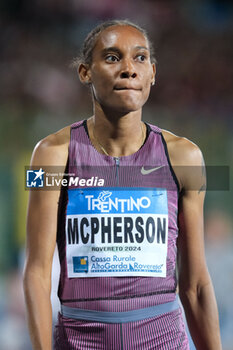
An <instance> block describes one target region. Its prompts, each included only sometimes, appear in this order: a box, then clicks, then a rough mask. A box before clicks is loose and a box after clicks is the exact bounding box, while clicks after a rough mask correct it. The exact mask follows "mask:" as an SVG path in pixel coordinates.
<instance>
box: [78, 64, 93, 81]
mask: <svg viewBox="0 0 233 350" xmlns="http://www.w3.org/2000/svg"><path fill="white" fill-rule="evenodd" d="M78 75H79V79H80V81H81V83H83V84H85V85H88V84H91V73H90V69H89V65H87V64H84V63H80V65H79V66H78Z"/></svg>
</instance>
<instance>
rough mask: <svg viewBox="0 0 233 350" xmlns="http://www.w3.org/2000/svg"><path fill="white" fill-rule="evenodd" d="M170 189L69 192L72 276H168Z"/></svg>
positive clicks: (68, 248) (68, 243)
mask: <svg viewBox="0 0 233 350" xmlns="http://www.w3.org/2000/svg"><path fill="white" fill-rule="evenodd" d="M167 241H168V205H167V191H166V190H165V189H158V188H154V189H153V188H125V187H124V188H119V187H118V188H112V187H109V188H103V187H101V188H86V189H69V190H68V206H67V215H66V259H67V271H68V277H69V278H74V277H110V276H112V277H114V276H115V277H117V276H150V277H166V259H167Z"/></svg>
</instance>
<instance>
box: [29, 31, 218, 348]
mask: <svg viewBox="0 0 233 350" xmlns="http://www.w3.org/2000/svg"><path fill="white" fill-rule="evenodd" d="M79 77H80V80H81V82H83V83H88V84H90V86H91V89H92V94H93V108H94V115H93V116H92V117H91V118H89V119H88V122H87V125H88V130H89V135H90V139H91V142H92V144H93V146H94V147H95V148H96V150H97V151H98V152H100V153H103V151H102V149H101V148H100V146H99V144H98V142H97V141H96V139H97V140H98V141H101V144H102V146H103V147H104V149H105V150H106V151H107V153H108V154H109V155H110V156H114V157H120V156H127V155H130V154H133V153H134V152H136V151H137V150H138V149H139V148H140V147H141V145H142V143H143V142H144V139H145V135H146V130H145V125H144V124H143V123H142V122H141V116H142V107H143V105H144V104H145V102H146V101H147V99H148V96H149V93H150V88H151V83H152V82H153V81H154V79H155V65H154V64H152V63H151V61H150V52H149V45H148V42H147V40H146V39H145V37H144V36H143V34H142V33H141V32H139V31H138V30H137V29H135V28H133V27H129V26H112V27H110V28H107V29H105V30H104V31H103V32H102V33H101V34H100V35H99V37H98V39H97V43H96V46H95V48H94V50H93V55H92V63H91V65H90V66H88V65H85V64H81V65H80V66H79ZM102 130H104V133H101V131H102ZM162 133H163V136H164V138H165V140H166V142H167V147H168V152H169V156H170V160H171V163H172V165H173V166H174V169H175V172H176V175H177V178H178V181H179V183H180V188H181V196H180V200H179V211H178V220H179V236H178V240H177V247H178V270H179V293H180V298H181V301H182V303H183V306H184V309H185V312H186V317H187V321H188V325H189V329H190V332H191V335H192V338H193V340H194V343H195V345H196V348H197V350H221V349H222V347H221V341H220V332H219V322H218V312H217V306H216V301H215V296H214V292H213V287H212V283H211V280H210V277H209V273H208V270H207V267H206V262H205V255H204V239H203V202H204V197H205V191H204V187H205V174H203V172H202V169H203V167H204V165H203V157H202V154H201V151H200V150H199V148H198V147H197V146H196V145H195V144H193V143H192V142H190V141H189V140H187V139H185V138H181V137H178V136H175V135H174V134H172V133H170V132H168V131H165V130H163V131H162ZM69 139H70V126H68V127H66V128H64V129H62V130H60V131H59V132H57V133H56V134H52V135H49V136H48V137H46V138H45V139H43V140H42V141H41V142H39V144H38V145H37V146H36V148H35V150H34V152H33V155H32V162H31V164H32V166H37V165H39V166H41V167H43V168H46V166H48V165H54V166H56V165H59V166H61V165H62V164H63V166H64V169H65V164H66V162H67V157H68V146H69ZM178 165H179V166H199V168H197V169H200V171H198V170H197V172H196V173H195V174H193V175H192V174H190V172H187V171H184V169H185V168H182V167H177V168H176V166H178ZM182 169H183V170H182ZM194 184H195V189H196V190H190V188H192V189H193V188H194V187H193V186H194ZM59 193H60V191H59V189H58V190H57V191H32V192H31V193H30V199H29V207H28V221H27V259H26V265H25V272H24V291H25V298H26V305H27V312H28V321H29V322H28V323H29V329H30V335H31V339H32V343H33V348H34V349H37V350H39V349H43V350H51V349H52V345H51V343H52V340H51V339H52V312H51V302H50V291H51V269H52V260H53V253H54V249H55V245H56V223H57V209H58V199H59Z"/></svg>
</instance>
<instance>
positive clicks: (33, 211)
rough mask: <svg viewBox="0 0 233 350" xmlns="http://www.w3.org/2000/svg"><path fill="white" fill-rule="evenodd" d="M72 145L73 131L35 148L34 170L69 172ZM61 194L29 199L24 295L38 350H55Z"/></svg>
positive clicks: (40, 192) (64, 131)
mask: <svg viewBox="0 0 233 350" xmlns="http://www.w3.org/2000/svg"><path fill="white" fill-rule="evenodd" d="M68 144H69V127H67V128H65V129H62V130H61V131H59V132H58V133H56V134H53V135H50V136H48V137H46V138H45V139H43V140H42V141H40V142H39V143H38V145H37V146H36V147H35V150H34V152H33V155H32V160H31V165H32V167H35V168H37V167H38V166H39V167H40V168H41V167H42V169H43V170H46V168H47V166H62V167H63V169H65V165H66V162H67V157H68ZM61 169H62V168H60V170H61ZM59 194H60V190H59V189H58V190H50V191H49V190H47V191H45V190H32V191H31V192H30V195H29V206H28V216H27V245H26V264H25V271H24V294H25V301H26V308H27V318H28V326H29V331H30V336H31V340H32V344H33V349H36V350H51V349H52V309H51V302H50V292H51V269H52V260H53V253H54V249H55V245H56V229H57V208H58V200H59Z"/></svg>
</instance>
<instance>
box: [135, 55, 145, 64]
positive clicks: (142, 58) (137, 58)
mask: <svg viewBox="0 0 233 350" xmlns="http://www.w3.org/2000/svg"><path fill="white" fill-rule="evenodd" d="M146 58H147V57H146V55H137V57H136V61H138V62H144V61H145V60H146Z"/></svg>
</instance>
